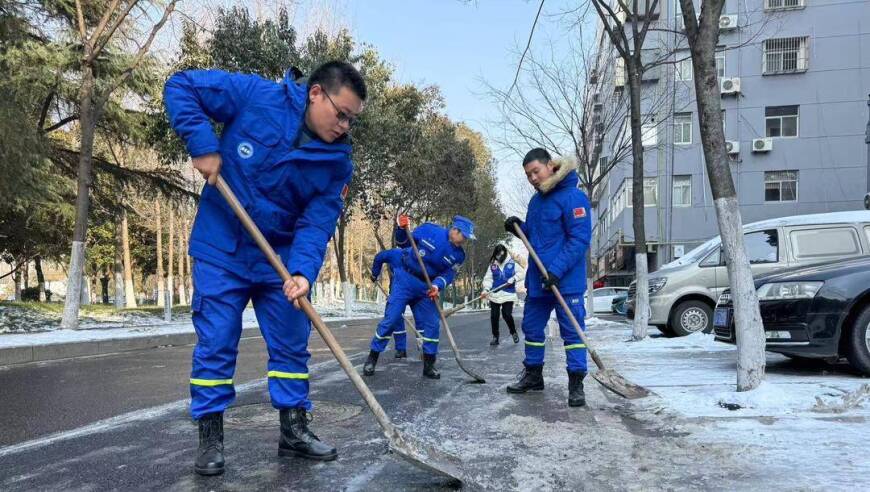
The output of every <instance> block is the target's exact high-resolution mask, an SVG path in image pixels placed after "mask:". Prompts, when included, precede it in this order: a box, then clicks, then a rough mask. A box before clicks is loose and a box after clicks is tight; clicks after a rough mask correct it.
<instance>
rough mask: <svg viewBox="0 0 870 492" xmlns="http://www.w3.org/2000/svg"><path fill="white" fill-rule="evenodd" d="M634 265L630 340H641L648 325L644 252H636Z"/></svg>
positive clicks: (647, 286)
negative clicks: (634, 287) (632, 319)
mask: <svg viewBox="0 0 870 492" xmlns="http://www.w3.org/2000/svg"><path fill="white" fill-rule="evenodd" d="M634 263H635V278H636V279H637V284H636V285H637V290H636V291H635V294H634V323H633V324H632V330H631V338H632V339H634V340H643V339H644V338H646V335H647V333H646V331H647V330H646V328H647V325H649V274H648V272H649V269H648V267H647V263H646V251H641V252H636V253H635V255H634Z"/></svg>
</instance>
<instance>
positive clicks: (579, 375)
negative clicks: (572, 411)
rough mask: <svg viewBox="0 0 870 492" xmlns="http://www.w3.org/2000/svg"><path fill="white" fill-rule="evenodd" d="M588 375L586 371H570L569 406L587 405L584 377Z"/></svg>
mask: <svg viewBox="0 0 870 492" xmlns="http://www.w3.org/2000/svg"><path fill="white" fill-rule="evenodd" d="M585 377H586V373H585V372H569V373H568V406H569V407H584V406H586V394H585V393H583V378H585Z"/></svg>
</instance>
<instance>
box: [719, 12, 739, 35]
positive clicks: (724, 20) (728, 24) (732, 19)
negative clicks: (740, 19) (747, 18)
mask: <svg viewBox="0 0 870 492" xmlns="http://www.w3.org/2000/svg"><path fill="white" fill-rule="evenodd" d="M731 29H737V16H736V15H723V16H720V17H719V30H720V31H730V30H731Z"/></svg>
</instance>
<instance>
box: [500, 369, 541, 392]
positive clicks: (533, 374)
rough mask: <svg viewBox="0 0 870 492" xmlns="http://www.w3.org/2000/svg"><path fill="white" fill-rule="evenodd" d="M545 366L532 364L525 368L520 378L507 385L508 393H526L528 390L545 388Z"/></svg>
mask: <svg viewBox="0 0 870 492" xmlns="http://www.w3.org/2000/svg"><path fill="white" fill-rule="evenodd" d="M543 372H544V366H532V367H526V368H525V369H523V372H522V376H520V380H519V381H517V382H516V383H514V384H511V385H509V386H508V387H507V392H508V393H525V392H526V391H541V390H543V389H544V374H543Z"/></svg>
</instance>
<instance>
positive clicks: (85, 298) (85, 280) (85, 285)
mask: <svg viewBox="0 0 870 492" xmlns="http://www.w3.org/2000/svg"><path fill="white" fill-rule="evenodd" d="M79 303H80V305H82V306H88V305H90V304H91V277H89V276H87V275H83V276H82V292H81V299H79Z"/></svg>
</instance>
